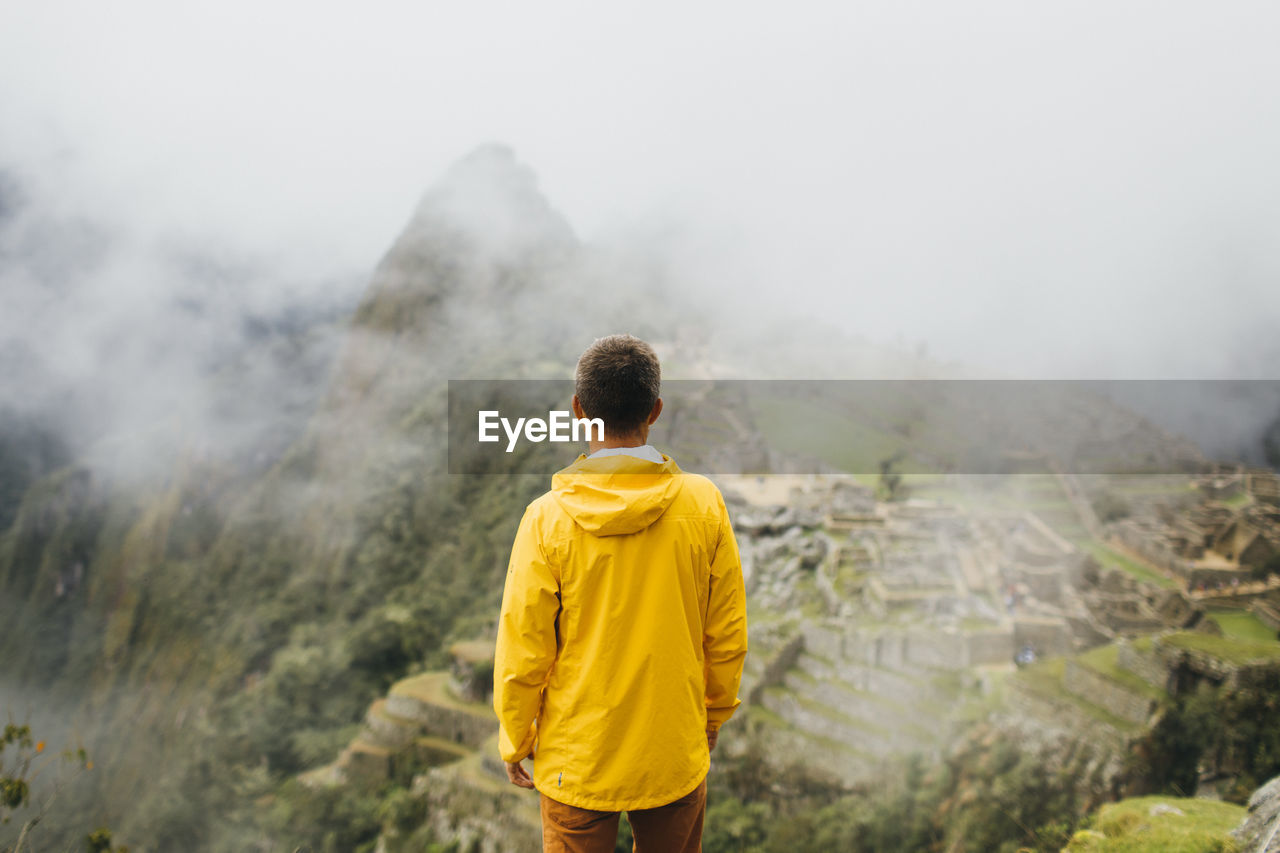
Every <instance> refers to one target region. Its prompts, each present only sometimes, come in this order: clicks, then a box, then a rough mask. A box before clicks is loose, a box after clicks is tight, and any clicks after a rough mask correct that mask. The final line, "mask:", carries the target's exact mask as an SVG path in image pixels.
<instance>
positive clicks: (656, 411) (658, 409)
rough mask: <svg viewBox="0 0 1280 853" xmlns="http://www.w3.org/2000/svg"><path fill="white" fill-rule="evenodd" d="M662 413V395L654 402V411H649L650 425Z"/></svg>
mask: <svg viewBox="0 0 1280 853" xmlns="http://www.w3.org/2000/svg"><path fill="white" fill-rule="evenodd" d="M574 399H575V400H576V399H578V398H577V397H574ZM660 414H662V398H661V397H659V398H658V399H657V401H655V402H654V404H653V411H652V412H650V413H649V425H650V426H652V425H653V422H654V421H656V420H657V419H658V415H660Z"/></svg>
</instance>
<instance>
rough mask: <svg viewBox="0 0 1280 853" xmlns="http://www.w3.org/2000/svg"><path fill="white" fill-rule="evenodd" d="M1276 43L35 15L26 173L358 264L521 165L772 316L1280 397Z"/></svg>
mask: <svg viewBox="0 0 1280 853" xmlns="http://www.w3.org/2000/svg"><path fill="white" fill-rule="evenodd" d="M770 6H771V7H772V9H771V10H770V9H769V8H768V7H770ZM1277 45H1280V6H1276V5H1275V4H1272V3H1265V2H1257V3H1237V2H1224V3H1206V2H1149V3H1136V2H1115V1H1114V0H1111V2H1076V3H1049V2H1042V0H1032V2H1028V0H1017V2H1003V3H956V2H931V3H919V2H882V3H829V4H814V3H788V4H767V5H766V4H752V3H718V4H695V3H688V2H685V3H655V2H647V3H644V4H621V3H600V2H596V3H553V2H522V3H520V2H513V3H485V2H468V3H430V2H416V3H407V2H406V3H386V2H382V3H379V2H365V3H359V4H356V3H345V4H337V3H319V2H307V3H302V2H287V3H286V2H275V3H273V2H257V3H245V2H239V1H238V0H219V2H213V3H193V2H114V3H101V2H58V0H42V2H32V0H28V2H25V3H23V4H22V6H21V7H19V6H18V4H17V3H16V2H10V3H8V4H6V7H5V9H4V11H2V12H0V168H2V167H5V166H6V165H7V166H8V167H10V168H13V169H14V170H15V171H17V172H18V173H19V174H20V175H23V176H24V177H25V178H27V179H28V180H36V181H38V182H39V183H40V184H41V185H42V186H43V187H46V188H47V187H53V188H55V189H60V190H61V191H62V192H64V193H65V194H66V195H67V197H68V205H69V207H72V208H74V207H76V206H77V205H79V206H82V207H87V208H89V209H93V210H96V211H99V212H102V211H107V212H109V215H110V216H111V217H112V218H114V219H115V220H117V221H120V222H121V223H124V224H127V225H128V226H129V227H131V228H134V229H137V230H139V231H141V232H143V233H159V232H168V231H174V232H177V233H180V234H185V235H196V236H198V237H200V238H201V239H208V240H210V241H214V240H217V241H224V242H225V243H226V244H228V245H231V246H235V247H236V248H237V249H238V250H241V251H248V252H253V253H257V254H261V255H265V256H272V257H278V258H281V259H283V260H284V261H286V262H287V263H289V264H291V265H292V266H294V267H295V268H297V269H302V270H315V271H325V272H334V271H337V272H350V271H353V270H371V269H372V267H373V265H374V264H375V263H376V261H377V259H378V257H379V256H380V255H381V253H382V252H383V251H384V250H385V249H386V247H387V246H388V245H389V244H390V242H391V241H392V239H394V237H395V235H396V234H397V233H398V232H399V230H400V228H401V227H402V226H403V224H404V222H405V220H406V219H407V217H408V214H409V212H410V211H411V210H412V208H413V206H414V205H415V203H416V201H417V199H418V198H419V197H420V195H421V194H422V192H423V191H424V190H425V189H426V187H427V186H429V185H430V183H431V182H432V181H433V180H434V179H435V178H436V177H437V176H438V175H439V174H440V173H441V172H442V171H443V170H444V169H445V168H447V166H448V165H449V164H450V163H451V162H452V161H453V160H455V159H456V158H457V157H459V156H461V155H462V154H465V153H466V152H467V151H468V150H470V149H471V148H472V147H474V146H475V145H477V144H480V143H483V142H488V141H501V142H505V143H507V144H509V145H511V146H512V147H513V148H514V149H515V150H516V151H517V153H518V154H519V156H520V157H521V158H522V159H523V160H524V161H525V162H526V163H528V164H529V165H530V166H532V167H533V168H534V169H535V170H536V171H537V172H538V174H539V175H540V178H541V183H542V186H543V188H544V190H545V192H546V193H547V195H548V196H549V198H550V199H551V201H552V203H553V204H554V205H555V206H556V207H557V208H558V209H560V210H561V211H562V212H563V213H564V214H565V215H566V216H567V217H568V218H569V220H570V221H571V222H572V224H573V225H574V227H575V229H576V230H577V231H578V233H579V235H580V236H582V237H583V238H585V239H588V240H591V239H603V238H607V237H609V236H611V235H616V234H618V233H625V232H629V231H631V230H644V231H648V232H652V231H653V230H655V229H659V230H660V229H672V230H674V232H675V233H677V234H679V235H682V236H680V237H679V241H680V242H681V244H682V245H683V246H684V248H683V249H682V251H683V253H684V256H685V257H686V259H687V261H688V263H689V266H690V270H691V273H692V274H694V275H695V276H696V277H698V278H699V279H700V280H702V281H705V282H706V286H707V287H709V288H713V289H716V290H717V292H721V293H724V294H725V295H726V299H727V300H731V301H732V302H733V303H734V304H735V305H736V306H737V307H738V310H739V311H741V312H742V316H744V317H746V318H747V319H750V318H751V317H753V316H759V317H765V316H769V315H772V314H774V313H776V312H777V311H778V310H789V311H792V312H795V313H798V314H806V313H811V314H813V315H815V316H821V317H823V318H825V319H827V320H833V321H835V322H837V323H841V324H843V325H844V326H845V327H846V328H848V329H849V330H851V331H853V332H858V333H863V334H866V335H868V336H870V337H872V338H875V339H881V340H893V339H895V338H901V339H902V340H905V341H906V342H907V343H908V344H909V345H913V344H914V343H915V342H917V341H924V342H926V344H927V345H928V347H929V350H930V352H932V353H934V354H936V355H939V356H941V357H943V358H948V359H952V358H956V359H963V360H966V361H969V362H972V363H975V364H978V365H982V366H985V367H988V368H990V369H992V370H998V371H1002V372H1007V373H1012V374H1019V375H1031V376H1036V375H1040V376H1047V375H1073V376H1108V377H1109V376H1134V377H1143V376H1145V377H1157V376H1179V377H1202V376H1204V377H1208V376H1237V377H1277V376H1280V370H1277V365H1280V344H1277V343H1276V342H1275V341H1276V339H1277V338H1280V336H1277V335H1276V334H1275V332H1276V330H1277V327H1278V326H1280V157H1277V153H1276V152H1280V49H1277Z"/></svg>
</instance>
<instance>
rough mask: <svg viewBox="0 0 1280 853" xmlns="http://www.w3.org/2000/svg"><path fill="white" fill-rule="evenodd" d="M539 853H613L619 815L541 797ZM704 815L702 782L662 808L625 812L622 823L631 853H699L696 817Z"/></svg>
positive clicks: (704, 786)
mask: <svg viewBox="0 0 1280 853" xmlns="http://www.w3.org/2000/svg"><path fill="white" fill-rule="evenodd" d="M539 799H540V800H541V801H542V850H543V853H613V848H614V845H615V844H617V841H618V816H619V815H621V814H622V813H621V812H598V811H593V810H592V809H580V808H578V807H577V806H568V805H565V804H564V803H559V802H556V801H555V800H553V799H551V798H550V797H548V796H547V795H546V794H543V795H542V796H540V797H539ZM706 811H707V780H706V779H703V780H702V781H701V782H699V783H698V787H696V788H694V789H693V790H692V791H690V792H689V793H688V794H685V795H684V796H683V797H681V798H680V799H678V800H675V801H674V802H670V803H667V804H666V805H665V806H658V807H656V808H652V809H631V810H630V811H628V812H627V820H628V821H630V822H631V834H632V835H634V836H635V846H634V847H633V848H632V849H633V850H635V851H637V853H701V851H702V818H703V815H704V814H706Z"/></svg>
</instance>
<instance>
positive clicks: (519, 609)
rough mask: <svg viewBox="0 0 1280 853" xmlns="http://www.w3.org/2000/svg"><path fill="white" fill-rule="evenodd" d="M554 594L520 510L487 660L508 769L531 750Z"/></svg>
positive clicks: (552, 577)
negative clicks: (493, 646) (490, 662)
mask: <svg viewBox="0 0 1280 853" xmlns="http://www.w3.org/2000/svg"><path fill="white" fill-rule="evenodd" d="M559 592H560V578H559V576H558V573H557V572H556V570H555V569H554V568H553V567H552V565H551V564H550V562H549V561H548V560H547V558H546V555H545V553H544V552H543V550H542V544H541V543H540V542H539V541H538V538H537V533H536V531H535V529H534V525H533V511H532V510H526V511H525V514H524V518H522V519H521V520H520V528H519V530H517V532H516V539H515V543H514V544H513V545H512V546H511V562H510V563H509V564H508V567H507V582H506V588H505V589H504V591H503V594H502V615H501V616H500V617H499V619H498V642H497V649H496V651H495V653H494V661H493V709H494V711H495V712H496V713H497V715H498V725H499V730H498V751H499V752H500V753H501V754H502V760H503V761H505V762H508V763H509V764H510V763H512V762H519V761H521V760H522V759H525V758H528V757H529V754H530V753H531V752H532V750H533V741H534V738H535V737H536V735H537V727H536V725H535V722H534V721H535V719H536V718H537V716H538V709H539V707H540V705H541V702H542V688H543V686H544V685H545V684H546V681H547V675H548V674H549V673H550V672H551V665H552V664H553V663H554V662H555V659H556V627H555V625H556V616H557V614H558V613H559V611H560V595H559ZM525 778H527V777H525ZM512 781H515V780H514V779H513V780H512ZM531 786H532V783H530V785H529V787H531Z"/></svg>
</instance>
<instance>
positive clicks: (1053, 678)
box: [1014, 658, 1139, 732]
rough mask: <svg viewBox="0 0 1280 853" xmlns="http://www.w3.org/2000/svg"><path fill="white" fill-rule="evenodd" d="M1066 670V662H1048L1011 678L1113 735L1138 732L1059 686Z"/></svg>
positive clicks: (1128, 722)
mask: <svg viewBox="0 0 1280 853" xmlns="http://www.w3.org/2000/svg"><path fill="white" fill-rule="evenodd" d="M1066 666H1067V659H1066V658H1049V659H1048V660H1044V661H1039V662H1037V663H1034V664H1032V665H1030V666H1027V667H1024V668H1023V669H1021V670H1019V672H1018V673H1017V674H1016V675H1015V676H1014V678H1016V679H1017V680H1018V681H1020V682H1021V683H1022V684H1023V685H1024V686H1026V687H1028V688H1030V689H1031V690H1033V691H1035V692H1036V693H1038V694H1040V695H1041V696H1043V697H1045V698H1046V699H1048V700H1050V701H1055V702H1066V703H1068V704H1070V705H1073V706H1075V707H1076V708H1077V709H1079V710H1080V711H1082V712H1083V713H1084V714H1085V715H1087V716H1089V717H1091V718H1093V719H1094V720H1096V721H1097V722H1099V723H1102V724H1103V725H1106V726H1110V727H1111V728H1113V729H1116V730H1117V731H1121V732H1133V731H1136V730H1137V729H1138V728H1139V727H1138V725H1137V724H1136V723H1132V722H1130V721H1129V720H1125V719H1122V718H1121V717H1117V716H1116V715H1115V714H1112V713H1111V712H1110V711H1108V710H1107V709H1106V708H1103V707H1100V706H1098V705H1095V704H1093V703H1092V702H1089V701H1087V700H1085V699H1083V698H1081V697H1079V696H1077V695H1075V694H1074V693H1072V692H1070V691H1068V690H1067V688H1066V687H1064V686H1063V684H1062V678H1063V674H1064V673H1065V671H1066Z"/></svg>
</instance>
